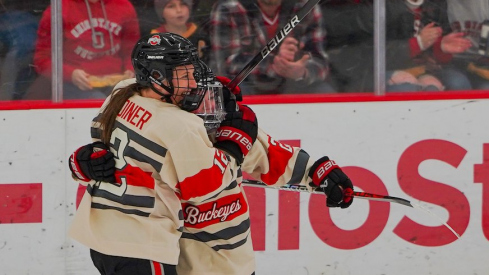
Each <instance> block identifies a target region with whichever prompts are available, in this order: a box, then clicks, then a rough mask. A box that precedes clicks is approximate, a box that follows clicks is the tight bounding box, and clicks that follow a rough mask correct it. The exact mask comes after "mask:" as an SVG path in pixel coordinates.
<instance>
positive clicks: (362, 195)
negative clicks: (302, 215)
mask: <svg viewBox="0 0 489 275" xmlns="http://www.w3.org/2000/svg"><path fill="white" fill-rule="evenodd" d="M243 184H244V185H246V186H255V187H264V188H272V189H278V190H286V191H297V192H307V193H311V192H310V191H309V190H308V189H307V187H306V186H303V185H283V186H277V187H276V186H270V185H267V184H266V183H264V182H260V181H254V180H243ZM312 193H313V194H322V195H324V193H323V192H322V191H320V190H316V191H314V192H312ZM352 196H353V197H356V198H359V199H366V200H372V201H384V202H393V203H398V204H402V205H405V206H409V207H413V205H412V204H411V202H410V201H408V200H406V199H403V198H398V197H392V196H384V195H377V194H372V193H367V192H355V191H354V192H353V193H352Z"/></svg>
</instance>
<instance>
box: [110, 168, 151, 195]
mask: <svg viewBox="0 0 489 275" xmlns="http://www.w3.org/2000/svg"><path fill="white" fill-rule="evenodd" d="M121 177H125V178H126V182H127V184H128V185H132V186H139V187H146V188H150V189H154V188H155V180H154V179H153V177H151V172H144V171H143V170H141V168H139V167H136V166H131V165H129V164H127V165H126V166H125V167H124V169H122V170H116V171H115V178H116V182H117V183H122V181H121Z"/></svg>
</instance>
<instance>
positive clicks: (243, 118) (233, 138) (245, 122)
mask: <svg viewBox="0 0 489 275" xmlns="http://www.w3.org/2000/svg"><path fill="white" fill-rule="evenodd" d="M238 106H239V111H235V112H230V113H227V114H226V119H224V120H223V121H222V122H221V125H220V126H219V128H218V129H217V132H216V143H215V144H214V146H215V147H216V148H219V149H222V150H224V151H226V152H228V153H229V154H231V155H232V156H233V157H234V158H235V159H236V161H237V162H238V164H241V163H243V160H244V158H245V156H246V155H247V154H248V153H249V152H250V150H251V147H252V146H253V143H255V141H256V137H257V135H258V120H257V119H256V115H255V112H253V110H251V109H250V108H249V107H248V106H246V105H238Z"/></svg>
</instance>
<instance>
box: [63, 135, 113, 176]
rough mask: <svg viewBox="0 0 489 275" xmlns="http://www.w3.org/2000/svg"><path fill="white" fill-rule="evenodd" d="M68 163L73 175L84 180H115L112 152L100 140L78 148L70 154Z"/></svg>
mask: <svg viewBox="0 0 489 275" xmlns="http://www.w3.org/2000/svg"><path fill="white" fill-rule="evenodd" d="M68 165H69V167H70V170H71V173H73V176H74V177H76V178H78V179H80V180H82V181H84V182H89V181H90V180H96V181H104V182H115V176H114V174H115V160H114V154H112V153H111V152H110V151H109V148H107V146H105V144H103V143H102V142H94V143H90V144H87V145H84V146H82V147H80V148H78V149H77V150H76V151H75V152H74V153H73V154H71V156H70V158H69V160H68Z"/></svg>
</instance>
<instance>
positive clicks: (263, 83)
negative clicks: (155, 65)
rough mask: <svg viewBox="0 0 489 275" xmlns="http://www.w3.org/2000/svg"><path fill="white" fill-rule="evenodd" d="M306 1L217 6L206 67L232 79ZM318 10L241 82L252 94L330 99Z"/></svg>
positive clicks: (235, 0)
mask: <svg viewBox="0 0 489 275" xmlns="http://www.w3.org/2000/svg"><path fill="white" fill-rule="evenodd" d="M304 3H305V1H282V0H275V1H265V0H251V1H246V0H230V1H220V2H218V3H217V4H216V6H215V7H214V9H213V10H212V12H211V26H210V28H211V30H210V38H211V48H212V50H211V59H210V64H211V65H210V66H211V68H213V69H214V70H215V71H216V72H217V74H219V75H228V76H233V75H236V74H237V73H238V72H239V71H241V70H242V69H243V68H244V66H245V65H246V64H247V63H248V61H250V60H251V59H252V58H253V57H254V56H255V55H256V54H258V53H259V52H260V51H261V50H262V49H263V48H264V47H265V46H266V44H267V42H268V41H269V40H270V39H271V38H273V37H274V36H275V35H276V33H277V32H278V31H279V30H281V29H282V28H283V27H284V25H285V24H286V23H287V22H288V20H289V19H291V17H292V16H293V15H295V14H296V13H297V11H298V9H300V8H301V7H302V6H303V5H304ZM324 41H325V31H324V27H323V18H322V15H321V10H320V8H319V7H318V6H316V7H315V8H314V9H313V10H312V11H311V12H310V13H309V15H307V16H306V17H305V18H304V19H303V20H302V21H301V23H300V24H299V25H298V26H296V27H295V28H294V29H293V30H292V32H291V33H289V35H287V37H286V38H284V40H283V42H282V44H281V45H280V46H279V47H277V48H278V49H276V50H275V51H274V52H272V53H271V54H270V56H268V57H267V58H265V59H264V60H263V61H262V62H261V63H260V64H259V65H258V66H257V67H256V68H255V69H254V70H253V71H252V72H251V74H250V76H249V77H248V78H247V79H245V81H244V82H243V83H242V88H243V90H244V91H245V92H248V93H251V94H280V93H330V92H333V88H332V87H331V85H330V84H329V83H327V82H326V81H325V80H326V77H327V75H328V56H327V55H326V52H325V51H324V44H323V43H324Z"/></svg>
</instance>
